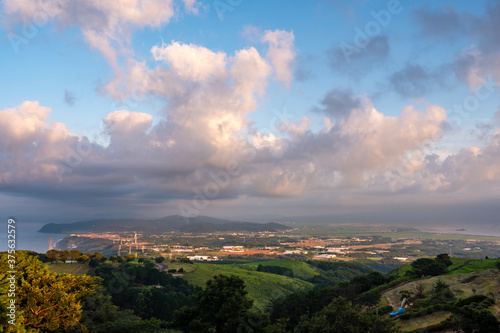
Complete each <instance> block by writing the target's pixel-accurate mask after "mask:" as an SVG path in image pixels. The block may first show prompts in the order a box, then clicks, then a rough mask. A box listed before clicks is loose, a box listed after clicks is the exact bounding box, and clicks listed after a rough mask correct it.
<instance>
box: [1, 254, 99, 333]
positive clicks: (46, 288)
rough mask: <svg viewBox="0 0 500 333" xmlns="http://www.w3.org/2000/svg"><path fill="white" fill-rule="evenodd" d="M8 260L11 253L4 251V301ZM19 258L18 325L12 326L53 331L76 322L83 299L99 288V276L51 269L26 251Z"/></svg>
mask: <svg viewBox="0 0 500 333" xmlns="http://www.w3.org/2000/svg"><path fill="white" fill-rule="evenodd" d="M49 252H50V251H49ZM7 260H8V256H7V253H2V255H1V257H0V281H2V282H0V303H3V304H6V303H5V302H6V301H7V288H8V283H7V281H6V278H7V275H8V273H6V272H7V271H8V270H9V269H8V261H7ZM16 261H17V262H16V270H17V271H18V273H17V275H16V291H17V293H16V302H17V304H18V308H17V315H16V322H17V324H18V326H16V327H13V328H12V329H13V330H14V332H25V331H26V330H29V331H30V332H40V331H42V332H47V331H49V332H51V331H56V330H59V331H61V330H65V329H68V328H70V327H73V326H75V325H76V324H77V323H78V321H79V320H80V316H81V300H82V298H83V297H85V296H87V295H91V294H93V293H95V292H96V291H97V290H98V289H99V285H98V279H96V278H94V277H90V276H86V275H84V276H73V275H69V274H65V275H59V274H55V273H51V272H50V271H49V269H48V266H46V265H43V264H42V262H40V261H39V260H38V259H37V258H36V257H34V256H29V255H27V253H26V252H25V251H16ZM4 281H5V282H4Z"/></svg>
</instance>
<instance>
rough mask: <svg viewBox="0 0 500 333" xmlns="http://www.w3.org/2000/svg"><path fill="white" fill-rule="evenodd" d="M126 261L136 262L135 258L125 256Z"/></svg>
mask: <svg viewBox="0 0 500 333" xmlns="http://www.w3.org/2000/svg"><path fill="white" fill-rule="evenodd" d="M124 259H125V261H126V262H131V261H134V259H135V258H134V257H133V256H125V257H124Z"/></svg>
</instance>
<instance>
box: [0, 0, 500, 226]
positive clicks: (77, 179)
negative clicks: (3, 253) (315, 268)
mask: <svg viewBox="0 0 500 333" xmlns="http://www.w3.org/2000/svg"><path fill="white" fill-rule="evenodd" d="M50 3H51V2H49V1H34V0H32V1H31V0H30V1H26V2H23V3H22V4H20V3H18V2H16V1H14V0H7V1H4V2H3V3H2V6H3V7H2V16H1V20H2V23H3V24H2V26H1V32H2V34H1V35H2V38H1V39H0V52H1V54H2V59H3V61H2V62H1V65H0V70H1V73H2V75H1V77H0V92H1V93H0V96H1V98H0V102H1V104H2V105H0V129H2V131H3V133H4V136H3V139H2V140H0V156H1V157H2V160H1V161H0V193H1V194H0V196H1V197H2V199H3V200H2V201H3V204H2V205H1V206H0V207H1V209H2V211H4V212H5V213H4V214H6V215H16V214H17V215H20V216H25V217H26V218H27V219H31V220H33V219H36V218H37V217H39V218H40V219H42V220H46V219H50V218H53V213H52V212H53V211H54V210H57V211H60V212H61V213H60V215H59V217H60V218H62V219H72V220H78V219H84V218H90V217H99V216H106V217H121V215H122V214H127V215H133V216H144V215H147V216H148V217H159V216H163V215H169V214H183V213H184V214H188V215H189V214H194V215H214V216H224V217H244V218H252V215H266V214H267V215H270V216H274V215H285V216H296V215H322V216H332V220H335V221H339V220H342V219H352V220H366V217H364V215H363V213H360V212H365V211H366V212H372V211H377V212H378V213H377V214H378V215H376V216H378V217H377V218H376V219H377V221H381V222H383V221H386V220H390V219H393V217H395V216H397V217H398V218H397V219H398V220H400V221H401V222H405V220H408V221H409V220H411V218H408V216H407V215H405V213H404V211H405V209H407V210H412V209H415V207H421V206H425V207H429V211H431V212H435V215H432V214H430V215H429V216H428V217H427V216H426V217H423V220H425V221H427V222H430V221H438V222H439V221H442V222H454V221H455V220H456V219H457V217H456V215H453V214H448V215H447V214H446V213H445V212H446V211H448V210H449V207H453V206H454V205H459V206H462V207H463V206H464V205H465V206H467V207H469V206H470V207H477V205H482V206H481V207H483V205H486V206H487V207H490V205H489V204H487V203H489V202H495V199H498V194H499V191H498V180H499V179H500V170H499V168H498V162H499V161H500V156H499V152H500V148H499V147H498V145H499V139H498V136H499V135H500V134H499V131H498V126H499V123H498V118H499V113H498V110H499V107H498V102H499V99H498V96H499V95H498V84H497V82H498V81H497V79H498V75H499V74H500V53H499V52H500V40H498V38H497V37H496V36H495V31H498V28H499V26H498V23H497V20H496V16H495V14H497V13H500V6H499V5H498V4H497V3H496V2H494V1H476V2H474V3H471V2H468V1H432V2H430V1H411V0H406V1H396V0H389V1H368V0H359V1H340V0H330V1H327V0H323V1H308V2H305V1H294V2H291V1H284V0H283V1H272V2H267V1H250V0H242V1H233V2H229V1H226V0H221V1H194V0H183V1H173V0H172V1H171V0H164V1H163V0H149V1H143V2H141V1H130V2H123V3H122V2H121V1H117V2H113V3H105V4H99V3H92V2H79V1H78V2H74V3H70V2H67V1H63V0H60V1H55V5H52V6H50V5H49V4H50ZM140 3H142V6H141V5H140ZM231 3H232V5H231ZM52 4H54V2H52ZM224 9H226V10H224ZM33 27H35V29H36V30H33V29H31V30H30V28H33ZM47 108H49V109H47ZM82 147H86V149H87V150H85V149H83V148H82ZM245 151H252V152H253V153H255V154H254V155H255V156H254V155H252V156H253V157H252V158H248V156H246V157H245V156H241V154H242V152H245ZM74 152H76V155H74ZM233 162H234V163H237V164H238V166H239V167H241V168H240V169H238V170H239V171H238V172H235V173H234V174H229V180H228V182H227V184H226V182H222V183H217V181H215V180H214V177H212V176H213V175H214V174H220V172H223V173H224V172H226V173H227V172H229V171H228V170H227V166H228V165H229V164H231V163H233ZM61 175H62V176H61ZM221 184H222V185H221ZM210 186H212V189H213V193H216V194H214V195H210V191H208V192H206V191H205V190H206V189H210ZM198 193H201V194H200V195H199V197H197V196H198ZM207 193H208V194H207ZM200 198H201V199H200ZM197 200H199V201H197ZM394 201H397V202H399V204H398V207H399V208H398V209H393V208H391V207H393V202H394ZM491 206H492V207H490V208H488V209H479V210H477V211H478V212H481V213H480V214H479V215H477V216H476V215H473V217H467V218H464V219H465V220H466V221H468V220H471V219H472V220H475V219H477V220H484V221H489V220H490V219H491V216H494V215H495V214H494V213H495V212H496V211H495V209H497V208H495V207H496V205H493V204H492V205H491ZM28 207H30V208H28ZM255 207H258V212H259V213H258V214H255V211H256V209H255ZM186 208H187V211H188V213H186ZM472 210H474V209H473V208H471V211H472ZM26 211H30V213H29V214H28V213H26ZM474 211H476V210H474ZM459 215H460V214H459Z"/></svg>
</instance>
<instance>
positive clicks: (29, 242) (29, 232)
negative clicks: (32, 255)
mask: <svg viewBox="0 0 500 333" xmlns="http://www.w3.org/2000/svg"><path fill="white" fill-rule="evenodd" d="M4 225H5V227H2V228H1V230H0V252H3V251H7V250H8V247H7V245H8V242H7V235H8V233H7V222H5V224H4ZM42 226H43V225H40V224H23V225H21V224H20V222H19V221H16V224H15V227H16V228H15V229H14V230H15V231H16V232H15V236H16V238H15V241H16V242H15V245H16V250H31V251H36V252H38V253H45V252H47V251H48V249H49V239H50V237H52V245H53V246H55V244H56V243H57V242H58V241H59V240H61V239H63V238H64V237H65V236H66V235H65V234H45V233H41V232H38V230H40V228H41V227H42ZM10 239H12V238H10Z"/></svg>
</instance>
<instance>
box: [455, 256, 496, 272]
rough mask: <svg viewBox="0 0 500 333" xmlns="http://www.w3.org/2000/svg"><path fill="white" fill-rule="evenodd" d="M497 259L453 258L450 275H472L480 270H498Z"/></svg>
mask: <svg viewBox="0 0 500 333" xmlns="http://www.w3.org/2000/svg"><path fill="white" fill-rule="evenodd" d="M497 261H498V260H497V259H482V260H477V259H463V258H460V259H455V258H453V265H451V266H450V267H448V269H449V270H450V273H448V274H461V273H472V272H476V271H480V270H491V269H493V270H497V268H496V266H495V264H496V262H497Z"/></svg>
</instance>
